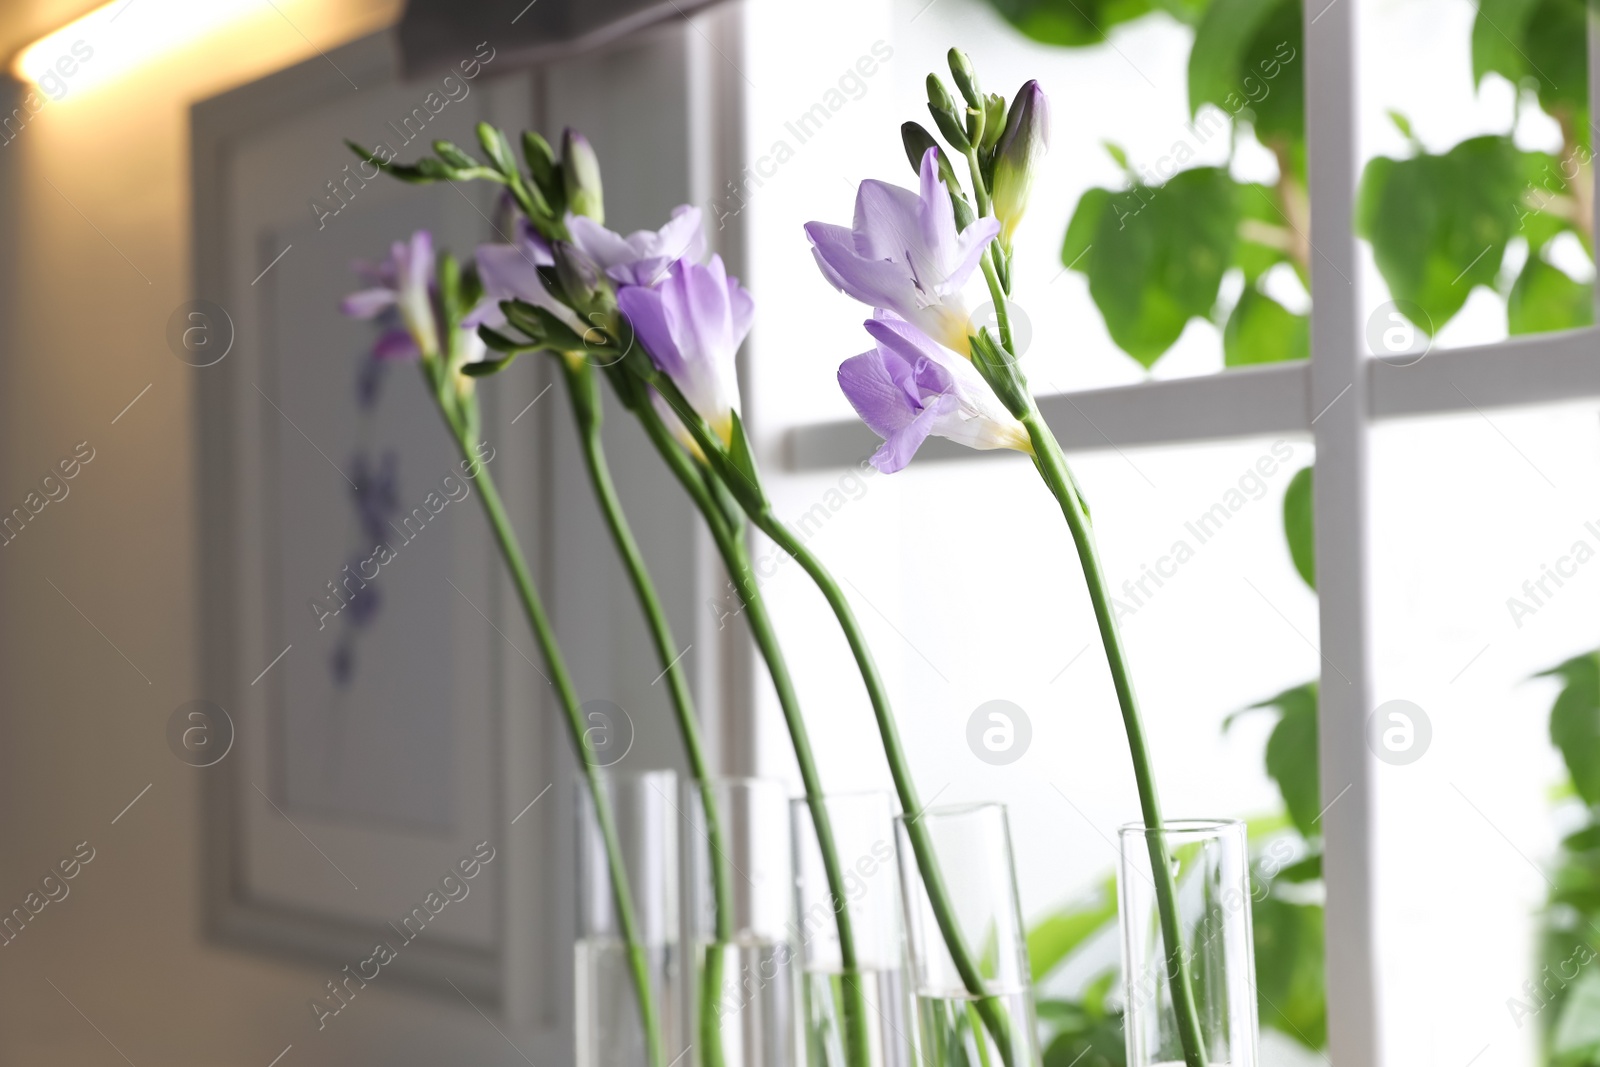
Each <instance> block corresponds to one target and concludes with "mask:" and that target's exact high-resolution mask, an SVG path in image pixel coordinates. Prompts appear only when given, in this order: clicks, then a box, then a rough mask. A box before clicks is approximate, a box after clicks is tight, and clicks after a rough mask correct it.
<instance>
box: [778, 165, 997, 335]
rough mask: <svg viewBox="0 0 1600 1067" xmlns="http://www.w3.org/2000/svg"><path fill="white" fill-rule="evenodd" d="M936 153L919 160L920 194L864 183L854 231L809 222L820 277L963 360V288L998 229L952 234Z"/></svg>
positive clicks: (982, 222) (966, 328) (980, 225)
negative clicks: (896, 317)
mask: <svg viewBox="0 0 1600 1067" xmlns="http://www.w3.org/2000/svg"><path fill="white" fill-rule="evenodd" d="M937 160H938V154H937V150H936V149H932V148H930V149H928V151H927V152H926V153H924V154H923V157H922V167H921V170H920V172H919V173H920V176H921V189H920V191H919V192H915V193H914V192H912V191H910V190H909V189H902V188H900V187H899V186H897V185H890V184H888V183H887V182H880V181H864V182H862V183H861V186H860V188H859V189H858V190H857V192H856V214H855V221H854V224H853V226H852V227H851V228H850V229H845V228H844V227H843V226H833V225H829V224H827V223H822V222H808V223H806V236H808V237H809V238H811V252H812V255H813V256H815V257H816V260H817V265H818V266H819V267H821V268H822V273H823V276H824V277H826V278H827V279H828V281H830V282H832V283H833V284H834V286H835V287H836V288H838V289H841V290H843V291H844V292H846V293H848V294H849V295H851V296H853V297H855V298H856V299H857V300H859V301H861V302H862V303H864V304H869V305H871V306H872V307H875V308H883V309H885V310H888V311H892V312H894V313H895V314H896V315H898V316H899V317H900V318H902V319H904V320H905V321H907V322H909V323H912V324H913V325H915V326H916V327H917V328H918V329H919V330H921V331H922V332H923V333H925V334H927V335H928V336H929V337H931V338H932V339H933V340H935V341H937V342H939V343H940V344H942V345H944V346H945V347H947V348H951V349H954V350H955V351H956V352H958V353H960V354H961V355H967V354H968V353H969V351H970V346H969V343H968V340H967V337H968V334H969V332H970V330H971V326H970V324H969V316H968V314H967V309H966V305H965V303H964V302H963V301H962V299H961V288H962V286H963V285H965V284H966V281H967V279H968V278H969V277H971V275H972V271H973V269H974V268H975V267H976V266H977V265H978V259H979V257H981V256H982V255H983V250H984V248H985V247H987V246H988V244H989V242H990V241H992V240H994V237H995V234H997V233H999V232H1000V223H999V222H998V221H997V220H995V219H993V218H981V219H977V220H975V221H974V222H973V223H972V224H971V225H970V226H968V227H967V228H966V229H965V230H961V231H959V232H958V231H957V230H956V217H955V209H954V208H953V207H952V206H951V203H950V190H949V189H948V188H946V186H945V184H944V182H942V181H940V180H939V167H938V162H937Z"/></svg>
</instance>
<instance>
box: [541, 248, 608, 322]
mask: <svg viewBox="0 0 1600 1067" xmlns="http://www.w3.org/2000/svg"><path fill="white" fill-rule="evenodd" d="M550 258H551V259H553V260H555V272H556V282H557V284H558V285H560V286H561V293H562V295H564V296H565V297H566V298H567V299H566V302H567V304H568V305H569V306H571V307H573V308H575V309H577V310H578V311H580V312H581V311H586V310H588V308H589V306H590V305H591V304H593V303H594V301H595V297H596V296H597V295H598V293H597V290H598V289H599V287H600V275H599V273H598V272H597V271H596V270H595V267H594V264H593V263H590V262H589V260H588V258H587V257H585V256H584V255H583V253H581V252H579V251H578V250H577V249H576V248H574V247H573V246H572V245H571V244H569V243H568V242H566V241H551V242H550Z"/></svg>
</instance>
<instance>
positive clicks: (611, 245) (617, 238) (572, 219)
mask: <svg viewBox="0 0 1600 1067" xmlns="http://www.w3.org/2000/svg"><path fill="white" fill-rule="evenodd" d="M567 234H568V236H570V237H571V238H572V243H573V244H574V245H575V246H576V247H577V249H578V251H580V252H582V253H583V254H584V255H586V256H588V257H589V259H591V260H592V261H594V263H595V264H596V265H597V266H599V267H600V268H601V269H605V268H607V267H610V266H613V265H615V264H617V263H623V262H627V261H629V260H631V259H632V258H633V249H631V248H629V247H628V242H627V241H625V240H623V239H622V235H621V234H618V233H613V232H611V231H610V230H608V229H606V228H605V227H604V226H602V225H600V224H599V223H598V222H596V221H594V220H593V219H591V218H589V217H588V216H586V215H572V214H569V215H567Z"/></svg>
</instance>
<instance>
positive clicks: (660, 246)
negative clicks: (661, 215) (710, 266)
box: [656, 204, 706, 263]
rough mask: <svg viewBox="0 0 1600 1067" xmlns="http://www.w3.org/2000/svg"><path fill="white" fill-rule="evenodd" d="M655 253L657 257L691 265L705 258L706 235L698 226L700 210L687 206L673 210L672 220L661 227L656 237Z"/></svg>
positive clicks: (680, 205)
mask: <svg viewBox="0 0 1600 1067" xmlns="http://www.w3.org/2000/svg"><path fill="white" fill-rule="evenodd" d="M656 251H657V254H658V255H662V256H670V257H671V258H672V259H674V260H679V259H687V260H689V261H690V262H692V263H698V262H700V260H701V259H703V258H705V254H706V233H705V229H704V228H703V227H702V226H701V225H700V209H699V208H697V207H692V206H690V205H689V204H679V205H678V206H677V207H675V208H673V209H672V220H671V221H670V222H668V223H667V224H666V225H665V226H663V227H661V231H660V233H659V234H658V236H657V246H656Z"/></svg>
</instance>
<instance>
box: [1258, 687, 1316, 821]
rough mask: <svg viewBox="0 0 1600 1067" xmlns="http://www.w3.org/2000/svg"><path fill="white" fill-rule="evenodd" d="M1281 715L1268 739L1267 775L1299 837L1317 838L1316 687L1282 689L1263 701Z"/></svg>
mask: <svg viewBox="0 0 1600 1067" xmlns="http://www.w3.org/2000/svg"><path fill="white" fill-rule="evenodd" d="M1263 703H1264V704H1266V705H1267V706H1269V707H1275V708H1277V709H1278V710H1279V711H1281V712H1282V713H1283V717H1282V718H1280V719H1279V720H1278V725H1277V726H1275V727H1273V728H1272V735H1271V736H1270V737H1268V738H1267V757H1266V765H1267V775H1268V776H1269V777H1271V779H1272V780H1273V781H1274V782H1276V783H1278V792H1280V793H1281V794H1283V804H1284V807H1286V808H1288V809H1289V818H1290V819H1291V820H1293V822H1294V827H1295V829H1296V830H1298V831H1300V835H1301V836H1302V837H1308V838H1310V837H1316V836H1317V835H1318V834H1319V833H1320V832H1321V828H1320V827H1319V826H1318V825H1317V822H1316V820H1317V818H1318V817H1319V816H1320V815H1321V814H1322V794H1321V792H1320V788H1321V787H1320V784H1319V783H1320V775H1319V773H1318V768H1317V683H1316V682H1307V683H1306V684H1304V685H1300V686H1296V687H1295V688H1293V689H1285V690H1284V691H1283V692H1281V693H1279V694H1278V695H1277V696H1275V697H1271V698H1270V699H1268V700H1266V701H1263Z"/></svg>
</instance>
